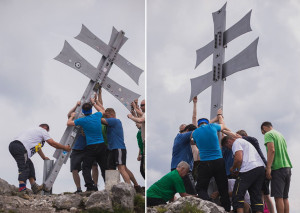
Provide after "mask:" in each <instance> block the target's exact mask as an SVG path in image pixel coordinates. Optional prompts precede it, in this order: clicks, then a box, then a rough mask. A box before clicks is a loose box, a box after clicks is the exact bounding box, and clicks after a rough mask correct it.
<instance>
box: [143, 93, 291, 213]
mask: <svg viewBox="0 0 300 213" xmlns="http://www.w3.org/2000/svg"><path fill="white" fill-rule="evenodd" d="M193 101H194V110H193V124H190V125H184V124H183V125H181V126H180V127H179V133H178V134H177V136H176V137H175V140H174V144H173V153H172V161H171V170H172V171H171V172H170V173H168V174H167V175H165V176H164V177H162V178H161V179H160V180H158V181H157V182H156V183H154V184H153V185H152V186H150V187H149V189H148V190H147V206H155V205H160V204H165V203H166V202H168V201H169V202H172V201H173V200H174V199H175V198H176V197H175V194H176V193H179V194H180V195H181V196H195V197H199V198H201V199H204V200H210V201H212V200H213V199H215V198H218V199H217V200H219V202H220V205H221V206H222V207H224V209H225V210H226V211H228V212H229V211H230V210H231V205H232V206H233V210H234V211H235V212H249V208H250V206H251V210H252V212H264V206H265V205H267V207H268V210H269V212H270V213H274V212H275V211H274V207H273V203H272V201H271V199H270V196H269V180H271V196H272V197H274V198H275V203H276V209H277V212H278V213H288V212H289V202H288V192H289V186H290V178H291V168H292V164H291V161H290V159H289V156H288V153H287V145H286V142H285V139H284V137H283V136H282V134H280V133H279V132H278V131H276V130H274V129H273V127H272V124H271V123H270V122H263V123H262V125H261V132H262V134H264V139H265V143H264V144H265V146H266V149H267V160H266V159H265V158H264V156H263V154H262V152H261V150H260V148H259V144H258V141H257V139H255V138H253V137H249V136H248V135H247V133H246V132H245V131H244V130H240V131H238V132H237V133H234V132H232V131H231V130H230V129H228V128H227V127H226V125H225V123H224V120H223V113H222V110H221V109H219V110H218V114H217V116H216V117H215V118H213V119H212V120H211V121H209V120H208V119H206V118H201V119H199V120H198V122H197V124H196V125H195V123H196V122H195V121H196V103H197V98H194V100H193ZM221 133H223V135H221ZM219 137H221V138H222V140H221V144H220V141H219ZM221 145H222V146H221ZM194 179H195V180H196V183H195V181H194ZM214 185H216V187H215V188H216V190H214ZM212 189H213V190H212ZM208 191H211V192H210V193H208ZM247 194H248V198H249V195H250V198H249V199H247ZM263 200H264V201H263ZM264 203H266V204H264Z"/></svg>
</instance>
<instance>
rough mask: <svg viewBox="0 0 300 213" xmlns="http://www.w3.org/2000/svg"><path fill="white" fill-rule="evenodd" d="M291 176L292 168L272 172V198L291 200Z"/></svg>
mask: <svg viewBox="0 0 300 213" xmlns="http://www.w3.org/2000/svg"><path fill="white" fill-rule="evenodd" d="M291 175H292V172H291V168H281V169H277V170H272V172H271V176H272V180H271V197H275V198H283V199H287V198H289V190H290V182H291Z"/></svg>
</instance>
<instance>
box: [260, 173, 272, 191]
mask: <svg viewBox="0 0 300 213" xmlns="http://www.w3.org/2000/svg"><path fill="white" fill-rule="evenodd" d="M261 191H262V192H263V193H264V195H269V194H270V180H268V179H267V178H266V177H265V180H264V183H263V185H262V188H261Z"/></svg>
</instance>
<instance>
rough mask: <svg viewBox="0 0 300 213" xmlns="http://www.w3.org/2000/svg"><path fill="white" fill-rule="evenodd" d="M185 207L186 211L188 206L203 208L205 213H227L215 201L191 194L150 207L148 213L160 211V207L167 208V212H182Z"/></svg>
mask: <svg viewBox="0 0 300 213" xmlns="http://www.w3.org/2000/svg"><path fill="white" fill-rule="evenodd" d="M184 208H186V209H185V211H188V210H187V209H188V208H193V209H198V210H202V211H203V212H205V213H226V211H225V209H224V208H223V207H221V206H218V205H217V204H215V203H212V202H210V201H206V200H202V199H200V198H195V197H190V196H188V197H180V198H178V199H177V200H176V201H174V202H172V203H168V204H166V205H159V206H157V207H148V208H147V213H158V212H160V211H159V210H158V209H160V210H161V209H165V210H166V211H165V213H180V212H182V211H183V210H184Z"/></svg>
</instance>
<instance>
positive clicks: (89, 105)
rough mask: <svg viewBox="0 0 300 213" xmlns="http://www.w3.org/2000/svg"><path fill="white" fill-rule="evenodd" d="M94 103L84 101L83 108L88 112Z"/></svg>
mask: <svg viewBox="0 0 300 213" xmlns="http://www.w3.org/2000/svg"><path fill="white" fill-rule="evenodd" d="M92 107H93V106H92V104H90V103H84V104H83V105H82V110H84V111H85V112H88V111H90V110H91V109H92Z"/></svg>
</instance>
